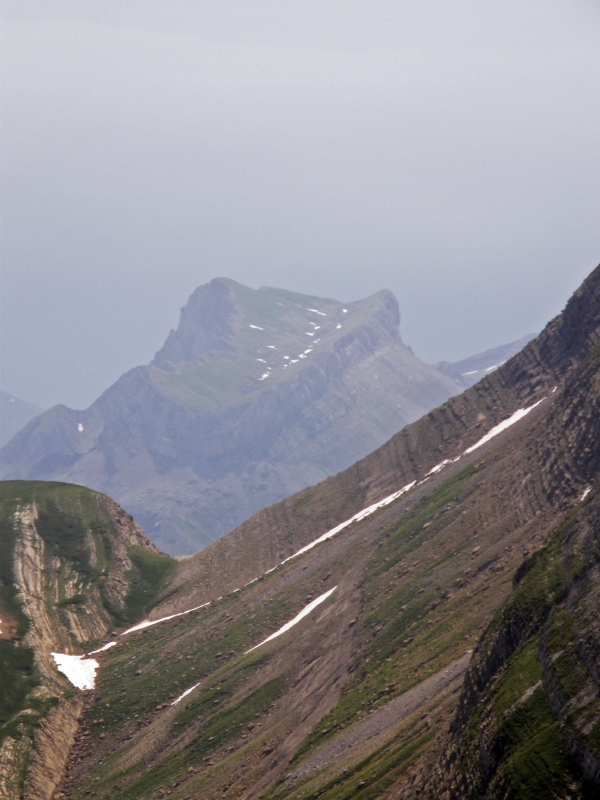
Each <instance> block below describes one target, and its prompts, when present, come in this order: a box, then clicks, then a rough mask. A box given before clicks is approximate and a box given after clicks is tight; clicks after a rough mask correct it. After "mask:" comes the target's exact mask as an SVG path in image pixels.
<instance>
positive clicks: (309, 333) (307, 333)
mask: <svg viewBox="0 0 600 800" xmlns="http://www.w3.org/2000/svg"><path fill="white" fill-rule="evenodd" d="M306 335H307V336H314V333H311V332H310V331H306Z"/></svg>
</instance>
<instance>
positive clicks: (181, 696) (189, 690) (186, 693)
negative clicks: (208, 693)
mask: <svg viewBox="0 0 600 800" xmlns="http://www.w3.org/2000/svg"><path fill="white" fill-rule="evenodd" d="M198 686H200V684H199V683H196V684H194V686H190V688H189V689H186V690H185V692H184V693H183V694H180V695H179V697H178V698H177V700H173V702H172V703H171V705H172V706H176V705H177V703H180V702H181V701H182V700H183V698H184V697H187V696H188V694H191V692H193V691H194V689H197V688H198Z"/></svg>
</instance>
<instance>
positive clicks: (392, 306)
mask: <svg viewBox="0 0 600 800" xmlns="http://www.w3.org/2000/svg"><path fill="white" fill-rule="evenodd" d="M399 321H400V317H399V311H398V304H397V302H396V299H395V298H394V296H393V295H392V294H391V293H390V292H387V291H382V292H379V293H378V294H375V295H373V296H372V297H369V298H367V299H365V300H362V301H358V302H353V303H347V304H345V305H344V304H342V303H340V302H337V301H334V300H327V299H323V298H317V297H310V296H305V295H301V294H296V293H293V292H287V291H283V290H278V289H269V288H264V289H259V290H253V289H248V288H246V287H244V286H242V285H240V284H238V283H236V282H234V281H231V280H227V279H222V278H219V279H215V280H213V281H211V282H210V283H209V284H206V285H205V286H201V287H200V288H198V289H197V290H196V291H195V292H194V293H193V294H192V296H191V298H190V300H189V302H188V303H187V305H186V306H185V307H184V308H183V309H182V312H181V320H180V323H179V326H178V328H177V330H176V331H171V333H170V334H169V336H168V337H167V340H166V342H165V344H164V346H163V347H162V348H161V349H160V350H159V351H158V353H157V354H156V356H155V358H154V360H153V361H152V363H151V364H150V365H148V366H143V367H137V368H135V369H133V370H131V371H130V372H128V373H126V374H125V375H123V376H122V377H121V378H120V379H119V380H118V381H117V382H116V383H115V384H114V385H113V386H112V387H110V388H109V389H108V390H107V391H106V392H105V393H104V394H103V395H102V396H101V397H100V398H99V399H98V400H97V401H96V402H95V403H94V404H93V405H92V406H90V408H88V409H87V410H85V411H75V410H72V409H69V408H66V407H65V406H56V407H55V408H53V409H50V410H49V411H48V412H46V413H44V414H42V415H41V416H39V417H37V418H36V419H35V420H33V421H32V422H31V423H29V425H27V426H26V427H25V428H24V430H22V431H21V432H20V433H19V434H18V435H17V436H15V437H14V438H13V439H12V440H11V441H10V442H9V443H8V445H6V446H5V447H4V448H3V449H2V451H1V455H0V463H1V464H2V475H3V477H5V478H23V479H37V480H60V481H70V482H73V483H78V484H83V485H85V486H89V487H91V488H93V489H96V490H98V491H102V492H106V493H107V494H109V495H111V496H112V497H114V498H115V499H116V500H118V501H119V502H120V503H122V504H123V505H124V506H125V507H126V508H127V509H128V510H129V511H130V512H131V513H133V514H134V516H135V517H136V519H137V520H139V522H140V523H141V524H142V526H143V527H144V530H145V531H146V532H147V533H148V535H149V536H150V537H151V538H152V540H153V541H155V542H156V543H157V544H159V545H160V547H162V548H163V549H165V550H167V551H168V552H171V553H173V554H184V553H191V552H195V551H197V550H198V549H199V548H200V547H203V546H205V545H207V544H209V543H210V542H212V541H214V540H215V539H217V538H219V537H220V536H222V535H223V534H224V533H226V532H227V531H229V530H231V529H232V528H234V527H235V526H236V525H238V524H239V523H240V522H242V521H243V520H245V519H247V518H248V517H250V516H252V515H253V514H254V513H256V512H257V511H258V510H260V509H261V508H264V507H266V506H269V505H271V504H272V503H274V502H276V501H278V500H281V499H282V498H284V497H287V496H289V495H290V494H293V493H294V492H296V491H298V490H299V489H302V488H304V487H305V486H309V485H311V484H314V483H318V482H319V481H321V480H323V478H326V477H327V476H330V475H333V474H335V473H337V472H339V471H340V470H341V469H344V468H345V467H348V466H350V464H352V463H354V462H355V461H356V460H357V459H358V458H361V457H362V456H364V455H366V454H367V453H368V452H370V451H372V450H373V449H375V448H376V447H378V446H379V445H381V444H382V443H383V442H384V441H386V440H387V439H388V438H389V437H390V436H391V435H392V434H394V433H395V432H396V431H398V430H400V429H401V428H402V427H403V426H404V425H406V424H407V423H408V422H411V421H413V420H416V419H418V418H419V417H420V416H422V414H423V413H425V412H426V411H428V410H429V409H431V408H433V407H435V406H437V405H439V404H440V403H442V402H443V401H444V400H446V399H447V398H448V397H450V396H451V395H452V394H455V393H457V392H458V391H460V386H459V385H458V384H457V383H456V382H455V381H454V380H452V379H451V378H449V377H447V376H445V375H442V374H441V373H440V372H438V371H437V370H435V369H434V368H433V367H430V366H428V365H426V364H424V363H423V362H421V361H420V360H419V359H418V358H416V357H415V356H414V355H413V354H412V352H411V351H410V350H409V349H408V348H407V347H405V346H404V344H403V342H402V339H401V337H400V333H399V329H398V326H399Z"/></svg>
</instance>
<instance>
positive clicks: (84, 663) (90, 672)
mask: <svg viewBox="0 0 600 800" xmlns="http://www.w3.org/2000/svg"><path fill="white" fill-rule="evenodd" d="M52 657H53V658H54V660H55V661H56V666H57V669H58V671H59V672H62V673H63V675H66V676H67V678H68V679H69V680H70V681H71V683H72V684H73V686H76V687H77V688H78V689H93V688H94V684H95V682H96V670H97V669H98V667H99V666H100V665H99V664H98V662H97V661H96V659H95V658H86V657H85V656H68V655H66V654H65V653H52Z"/></svg>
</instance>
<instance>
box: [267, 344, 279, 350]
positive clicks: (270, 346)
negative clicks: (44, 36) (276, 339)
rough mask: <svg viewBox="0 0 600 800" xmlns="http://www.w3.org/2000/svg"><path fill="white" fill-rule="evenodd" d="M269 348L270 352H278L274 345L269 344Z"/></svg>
mask: <svg viewBox="0 0 600 800" xmlns="http://www.w3.org/2000/svg"><path fill="white" fill-rule="evenodd" d="M267 347H268V348H269V350H277V348H276V347H275V345H274V344H268V345H267Z"/></svg>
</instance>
